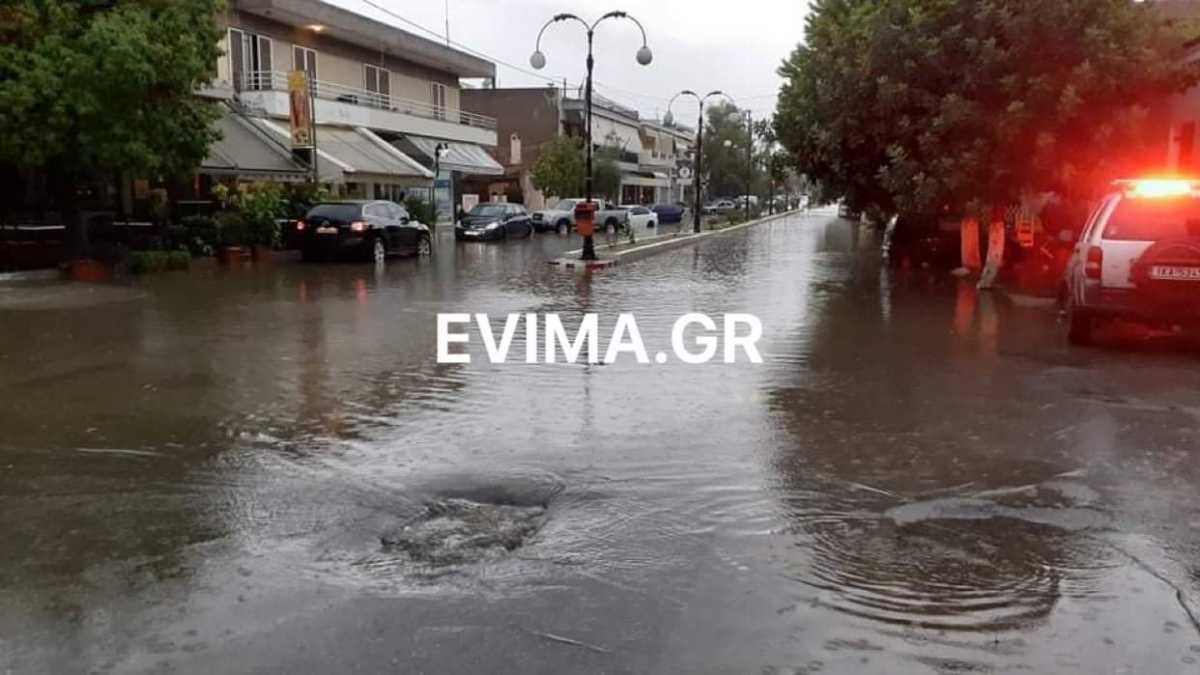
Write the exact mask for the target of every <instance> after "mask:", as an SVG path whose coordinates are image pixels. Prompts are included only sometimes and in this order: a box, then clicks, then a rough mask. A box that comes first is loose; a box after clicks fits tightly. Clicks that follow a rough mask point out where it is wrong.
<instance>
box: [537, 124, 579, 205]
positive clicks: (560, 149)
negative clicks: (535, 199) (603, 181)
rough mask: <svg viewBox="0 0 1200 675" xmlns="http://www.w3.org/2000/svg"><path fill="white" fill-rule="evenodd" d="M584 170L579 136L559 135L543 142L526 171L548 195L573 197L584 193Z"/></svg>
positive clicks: (538, 187)
mask: <svg viewBox="0 0 1200 675" xmlns="http://www.w3.org/2000/svg"><path fill="white" fill-rule="evenodd" d="M584 171H585V166H584V159H583V142H582V140H581V139H579V138H576V137H573V136H558V137H555V138H554V139H552V140H550V141H548V142H547V143H545V144H543V145H542V147H541V151H540V152H539V153H538V158H537V161H536V162H534V163H533V166H532V167H530V170H529V173H530V177H531V178H532V179H533V186H534V187H536V188H537V189H539V190H541V191H542V192H543V193H545V195H546V196H547V197H550V196H554V197H574V196H576V195H580V194H583V182H584V178H585V177H586V176H585V173H584Z"/></svg>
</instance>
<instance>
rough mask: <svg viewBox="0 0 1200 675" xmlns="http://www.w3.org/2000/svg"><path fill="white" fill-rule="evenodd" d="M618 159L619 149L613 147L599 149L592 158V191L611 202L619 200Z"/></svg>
mask: <svg viewBox="0 0 1200 675" xmlns="http://www.w3.org/2000/svg"><path fill="white" fill-rule="evenodd" d="M620 158H621V149H620V148H618V147H616V146H614V145H604V146H602V147H600V148H599V149H598V150H596V152H595V154H594V156H593V157H592V190H593V191H594V192H595V193H596V194H597V195H599V196H602V197H604V198H606V199H610V200H612V201H620V198H621V167H620V166H618V165H617V160H619V159H620Z"/></svg>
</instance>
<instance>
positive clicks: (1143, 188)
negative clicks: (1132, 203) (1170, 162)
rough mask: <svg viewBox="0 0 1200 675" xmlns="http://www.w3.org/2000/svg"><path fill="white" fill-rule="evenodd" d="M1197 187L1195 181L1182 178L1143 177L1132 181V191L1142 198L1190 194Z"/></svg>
mask: <svg viewBox="0 0 1200 675" xmlns="http://www.w3.org/2000/svg"><path fill="white" fill-rule="evenodd" d="M1195 188H1196V183H1195V182H1194V181H1190V180H1185V179H1180V178H1143V179H1141V180H1135V181H1132V183H1131V184H1130V193H1131V195H1132V196H1133V197H1137V198H1141V199H1165V198H1170V197H1183V196H1185V195H1190V194H1191V193H1192V191H1193V190H1194V189H1195Z"/></svg>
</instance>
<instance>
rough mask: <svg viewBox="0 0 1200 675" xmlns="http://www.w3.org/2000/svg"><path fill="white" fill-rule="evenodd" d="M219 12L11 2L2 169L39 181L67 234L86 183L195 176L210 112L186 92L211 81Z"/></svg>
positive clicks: (4, 36) (117, 2)
mask: <svg viewBox="0 0 1200 675" xmlns="http://www.w3.org/2000/svg"><path fill="white" fill-rule="evenodd" d="M221 6H223V3H222V2H221V0H79V1H76V2H66V1H64V0H10V1H9V2H8V3H7V4H6V5H5V6H4V7H2V8H0V111H3V112H2V113H0V162H5V163H8V164H11V165H15V166H18V167H31V168H43V169H46V170H47V171H48V173H49V175H50V177H51V179H52V183H53V184H54V185H55V186H56V188H57V189H56V190H55V192H56V200H57V202H58V206H59V207H60V209H61V210H62V211H63V213H64V216H65V217H66V218H67V220H68V223H69V224H72V225H77V223H73V222H71V221H74V220H75V219H76V218H75V216H76V211H77V208H78V207H77V202H76V199H75V195H76V192H77V187H78V184H79V182H80V181H81V180H83V179H84V178H86V177H89V176H97V175H99V176H107V177H111V176H114V175H116V174H118V173H121V172H128V173H130V174H136V175H143V176H160V175H172V174H179V173H184V172H187V171H191V170H193V169H194V168H195V167H196V166H198V165H199V164H200V162H201V161H202V160H203V158H204V156H205V154H206V152H207V149H208V146H209V144H210V143H211V142H212V141H213V140H214V131H213V130H212V127H211V122H212V121H213V119H214V118H215V116H216V111H215V110H214V109H213V108H212V106H211V105H210V104H207V103H205V102H203V101H202V100H201V99H199V98H197V97H196V96H195V92H196V89H197V88H198V87H200V86H201V85H202V84H204V83H206V82H207V81H209V80H210V79H211V77H212V75H213V74H214V72H215V67H216V61H217V57H218V55H219V50H218V41H219V39H220V32H219V31H218V30H217V29H216V25H215V22H214V18H215V16H216V13H217V10H218V9H219V8H220V7H221ZM75 229H76V231H77V232H79V233H82V228H78V227H76V228H75ZM77 242H78V243H80V244H81V245H83V246H86V239H85V238H82V237H80V238H77Z"/></svg>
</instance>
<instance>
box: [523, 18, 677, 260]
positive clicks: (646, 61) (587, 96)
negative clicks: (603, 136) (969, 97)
mask: <svg viewBox="0 0 1200 675" xmlns="http://www.w3.org/2000/svg"><path fill="white" fill-rule="evenodd" d="M605 19H629V20H630V21H632V22H634V23H635V24H637V27H638V30H640V31H641V32H642V47H641V49H639V50H637V62H638V63H640V64H641V65H643V66H648V65H650V61H652V60H653V58H654V55H653V54H652V53H651V52H650V47H648V46H647V45H646V29H645V28H643V27H642V24H641V22H640V21H638V20H637V19H635V18H633V17H632V16H630V15H629V14H628V13H626V12H622V11H612V12H609V13H607V14H605V15H604V16H601V17H600V18H599V19H596V21H594V22H593V23H590V24H589V23H588V22H587V21H584V20H583V19H581V18H579V17H578V16H576V15H574V14H570V13H563V14H555V15H554V16H553V17H552V18H551V19H550V20H549V21H547V22H546V23H545V25H543V26H542V29H541V30H540V31H538V36H537V44H536V46H535V48H534V52H533V55H532V56H530V57H529V65H531V66H533V67H534V69H535V70H541V69H542V68H544V67H545V66H546V55H545V54H543V53H542V34H543V33H545V32H546V29H547V28H549V27H550V24H552V23H557V22H559V21H567V20H574V21H578V22H579V23H581V24H583V27H584V28H585V29H586V30H587V84H586V85H585V89H584V91H585V93H584V104H583V105H584V109H585V110H586V115H585V116H586V118H587V119H586V122H585V124H586V125H587V129H586V130H585V132H584V138H585V143H587V178H586V180H585V185H586V190H585V191H586V194H585V195H584V197H585V198H586V201H587V205H588V206H587V208H588V209H589V212H591V213H594V206H593V205H592V66H593V64H594V63H595V61H594V59H593V58H592V37H593V35H594V34H595V32H596V26H598V25H600V22H601V21H604V20H605ZM580 259H581V260H595V259H596V246H595V243H594V240H593V238H592V235H591V234H587V235H584V237H583V255H581V256H580Z"/></svg>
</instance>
